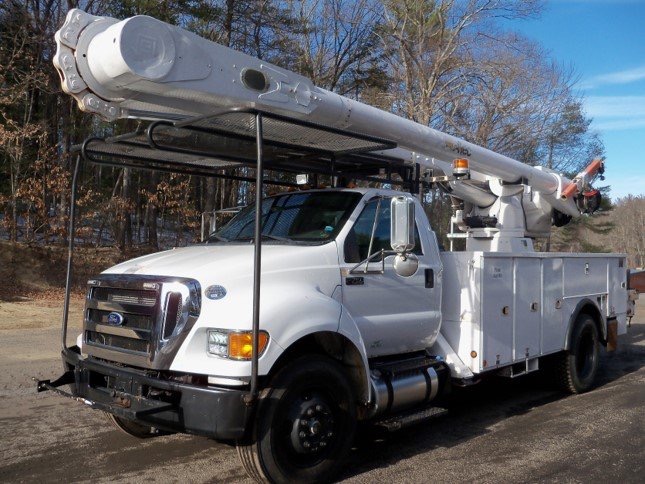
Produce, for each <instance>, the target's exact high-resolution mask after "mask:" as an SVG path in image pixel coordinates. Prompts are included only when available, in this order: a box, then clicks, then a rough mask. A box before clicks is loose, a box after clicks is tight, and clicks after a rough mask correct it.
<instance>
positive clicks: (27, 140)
mask: <svg viewBox="0 0 645 484" xmlns="http://www.w3.org/2000/svg"><path fill="white" fill-rule="evenodd" d="M71 8H82V9H84V10H86V11H87V12H89V13H92V14H94V15H104V16H111V17H115V18H119V19H122V18H126V17H129V16H133V15H138V14H145V15H150V16H153V17H155V18H158V19H161V20H163V21H166V22H169V23H172V24H176V25H180V26H182V27H183V28H185V29H188V30H190V31H193V32H195V33H197V34H198V35H200V36H202V37H205V38H208V39H210V40H213V41H215V42H218V43H220V44H223V45H226V46H229V47H231V48H234V49H236V50H239V51H243V52H245V53H248V54H250V55H253V56H255V57H258V58H261V59H265V60H267V61H269V62H272V63H274V64H277V65H279V66H281V67H284V68H286V69H290V70H293V71H296V72H298V73H301V74H303V75H305V76H307V77H309V78H311V79H312V80H313V81H314V83H315V84H317V85H318V86H320V87H323V88H325V89H329V90H332V91H335V92H338V93H340V94H342V95H344V96H348V97H351V98H354V99H358V100H360V101H361V102H364V103H367V104H371V105H374V106H377V107H379V108H381V109H384V110H386V111H391V112H394V113H396V114H398V115H400V116H403V117H406V118H409V119H413V120H415V121H417V122H419V123H422V124H424V125H428V126H431V127H433V128H436V129H439V130H442V131H445V132H447V133H450V134H453V135H456V136H459V137H461V138H464V139H466V140H468V141H471V142H474V143H477V144H479V145H482V146H485V147H487V148H490V149H492V150H494V151H497V152H500V153H503V154H505V155H508V156H511V157H513V158H515V159H517V160H520V161H522V162H524V163H527V164H530V165H542V166H546V167H548V168H552V169H556V170H558V171H560V172H563V173H566V174H569V175H571V176H572V175H574V174H575V173H577V172H578V171H579V170H580V169H581V168H582V167H584V166H585V165H586V164H587V163H588V162H589V161H590V160H591V159H593V158H598V157H600V158H602V157H604V147H603V143H602V139H601V137H600V135H599V134H598V133H596V132H594V131H593V130H592V129H591V121H592V120H591V119H590V118H589V117H588V116H587V115H586V113H585V112H584V109H583V98H582V97H581V94H580V92H579V91H578V90H577V88H576V82H577V80H578V78H577V76H576V73H575V69H574V68H573V67H572V66H566V65H561V64H559V63H557V62H555V61H553V60H551V59H550V56H549V53H548V52H546V51H545V50H544V49H543V48H542V47H541V46H540V45H539V44H537V43H535V42H533V41H532V40H530V39H528V38H525V37H523V36H521V35H520V34H519V33H517V32H515V31H514V30H513V29H512V26H513V25H517V23H518V22H521V21H522V20H523V19H529V18H534V17H537V16H539V15H540V12H541V10H542V8H543V2H541V1H539V0H525V1H521V2H520V1H514V0H165V1H156V0H138V1H137V0H85V1H72V0H67V1H63V0H4V1H3V2H2V3H1V4H0V239H2V238H4V239H6V240H9V241H12V242H23V243H28V244H41V245H60V244H64V243H65V242H66V241H67V240H68V237H69V236H70V234H69V233H68V216H69V193H70V183H71V169H72V166H73V164H74V162H75V160H74V157H75V155H73V154H72V147H73V146H74V145H77V144H79V143H81V142H82V141H83V140H84V139H86V138H87V137H89V136H108V135H113V134H119V133H122V132H126V131H131V130H132V129H133V127H134V124H133V122H132V121H119V122H117V123H107V122H103V121H101V120H100V119H98V118H97V117H95V116H91V115H88V114H86V113H83V112H81V111H80V110H79V109H78V108H77V107H76V105H75V104H74V101H73V99H72V97H70V96H68V95H66V94H64V93H63V92H62V90H61V86H60V79H59V78H58V75H57V73H56V71H55V69H54V67H53V65H52V57H53V55H54V53H55V43H54V33H55V32H56V30H58V29H59V28H60V26H61V25H62V23H63V21H64V18H65V15H66V13H67V11H68V10H69V9H71ZM229 170H230V169H229ZM235 170H247V174H248V170H251V169H250V168H235ZM251 171H252V170H251ZM607 188H608V187H605V189H604V191H607ZM254 196H255V195H254V193H253V187H252V186H250V185H248V184H246V183H245V182H240V181H231V180H229V181H222V180H217V179H214V178H202V177H196V176H192V177H189V176H186V175H168V174H161V173H154V174H152V175H150V174H149V173H145V172H140V171H135V170H132V169H129V168H109V167H105V166H99V165H91V164H84V165H83V169H82V172H81V178H80V185H79V200H78V210H79V223H78V224H77V229H76V233H75V234H74V236H75V240H76V241H77V242H78V243H79V244H81V245H86V246H93V247H102V246H113V247H116V248H118V250H119V251H120V252H121V253H123V254H127V253H129V252H130V251H132V250H133V249H137V250H139V251H141V250H144V251H154V250H158V249H160V248H167V247H172V246H177V245H185V244H187V243H193V242H197V241H199V237H200V230H201V224H202V214H204V213H208V214H212V213H213V212H214V211H218V210H221V209H226V208H229V207H238V206H243V205H246V204H248V203H251V202H252V201H253V199H254ZM424 204H425V207H426V211H427V213H428V215H429V216H430V219H431V222H432V223H433V225H434V227H435V229H436V230H437V232H438V234H439V236H440V237H445V234H446V231H447V228H448V222H449V217H450V210H451V209H450V200H449V199H448V198H447V197H446V195H444V194H442V192H440V191H438V190H430V191H429V192H428V193H427V194H426V195H425V196H424ZM644 214H645V198H644V197H642V196H638V197H626V198H624V199H620V200H614V201H609V200H606V201H605V202H604V204H603V209H602V211H601V213H600V214H599V215H598V216H594V217H582V218H581V219H578V220H577V221H575V223H572V224H569V226H567V227H564V228H562V229H558V230H557V231H556V232H555V233H554V236H553V237H552V239H551V240H549V241H543V243H542V246H543V247H548V248H550V250H561V251H577V250H586V251H619V252H627V253H628V254H629V256H630V265H631V266H643V265H644V261H643V257H644V255H643V252H644V250H645V248H644V247H643V237H642V234H643V232H644V231H645V215H644Z"/></svg>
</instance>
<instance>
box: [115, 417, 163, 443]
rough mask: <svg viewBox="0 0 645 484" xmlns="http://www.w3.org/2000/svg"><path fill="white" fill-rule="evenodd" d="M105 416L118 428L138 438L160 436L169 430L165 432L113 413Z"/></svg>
mask: <svg viewBox="0 0 645 484" xmlns="http://www.w3.org/2000/svg"><path fill="white" fill-rule="evenodd" d="M105 416H106V417H107V419H108V420H109V421H110V423H111V424H112V425H114V426H115V427H116V428H117V429H118V430H120V431H121V432H123V433H126V434H128V435H130V436H131V437H136V438H137V439H149V438H150V437H159V436H161V435H167V434H168V432H163V431H161V430H159V429H157V428H155V427H151V426H149V425H143V424H140V423H138V422H135V421H134V420H128V419H126V418H122V417H117V416H116V415H112V414H111V413H107V412H106V413H105Z"/></svg>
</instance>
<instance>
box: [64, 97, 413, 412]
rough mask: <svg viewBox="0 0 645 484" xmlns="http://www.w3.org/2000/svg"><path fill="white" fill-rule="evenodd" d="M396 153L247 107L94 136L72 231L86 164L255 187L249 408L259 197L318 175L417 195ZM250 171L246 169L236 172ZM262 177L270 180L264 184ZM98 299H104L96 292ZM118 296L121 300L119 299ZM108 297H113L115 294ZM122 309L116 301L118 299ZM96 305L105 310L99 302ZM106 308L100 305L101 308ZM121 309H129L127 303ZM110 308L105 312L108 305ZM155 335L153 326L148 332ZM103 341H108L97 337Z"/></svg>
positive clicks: (384, 144)
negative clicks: (265, 188)
mask: <svg viewBox="0 0 645 484" xmlns="http://www.w3.org/2000/svg"><path fill="white" fill-rule="evenodd" d="M393 148H396V143H394V142H392V141H389V140H386V139H381V138H375V137H373V136H366V135H362V134H360V133H353V132H350V131H344V130H339V129H335V128H329V127H326V126H320V125H316V124H312V123H308V122H305V121H301V120H296V119H291V118H287V117H283V116H278V115H275V114H270V113H266V112H263V111H260V110H257V109H250V108H240V107H236V108H229V109H224V110H220V111H217V112H215V113H213V114H211V115H208V116H200V117H194V118H188V119H179V120H167V119H164V120H156V121H152V122H150V123H149V124H148V125H147V126H140V127H139V128H138V129H136V130H135V131H133V132H131V133H127V134H123V135H119V136H113V137H106V138H96V137H94V138H89V139H87V140H86V141H85V142H84V143H83V144H82V145H77V146H74V147H73V149H72V151H73V152H76V153H78V154H79V155H80V156H78V157H77V159H76V164H75V169H74V174H73V179H72V195H71V196H72V199H71V205H70V222H69V224H70V227H69V233H70V234H73V233H74V227H75V211H76V210H75V209H76V188H77V181H78V174H79V171H80V166H81V160H84V161H89V162H92V163H98V164H102V165H110V166H116V167H128V168H135V169H143V170H155V171H161V172H171V173H183V174H188V175H196V176H204V177H214V178H222V179H229V180H238V181H246V182H253V183H255V193H256V194H258V195H259V196H256V200H255V210H256V217H255V227H254V229H255V232H254V233H255V237H254V244H255V255H254V278H253V342H254V343H253V356H252V360H251V383H250V390H249V394H248V399H247V402H248V403H249V404H253V403H254V402H255V399H256V397H257V394H258V354H257V352H256V349H257V347H258V334H259V329H260V328H259V320H260V317H259V316H260V306H259V301H260V298H259V296H260V269H261V253H262V251H261V247H262V244H261V241H262V238H261V237H260V234H261V226H260V217H258V216H257V214H259V213H261V198H262V196H261V194H262V193H263V185H278V186H285V187H292V186H296V185H297V184H296V183H295V181H294V178H295V177H294V176H285V174H292V175H293V174H309V175H312V177H313V183H312V185H313V186H317V185H318V177H320V176H324V177H328V179H329V182H330V184H331V185H332V186H337V185H339V184H342V183H346V182H349V181H352V180H361V181H368V182H377V183H382V184H388V185H391V186H398V187H401V188H402V189H404V190H407V191H409V192H411V193H418V192H419V190H420V189H421V187H422V186H425V185H426V183H425V182H424V181H423V180H422V179H421V176H420V167H419V165H418V164H413V163H405V162H404V161H402V160H401V159H400V158H395V157H389V156H387V155H386V154H384V153H383V151H386V150H390V149H393ZM240 167H247V168H249V170H235V172H233V171H234V170H233V169H235V168H240ZM265 171H266V172H268V173H269V174H270V175H273V176H271V177H266V178H265ZM73 249H74V237H69V247H68V263H67V284H66V291H65V306H64V311H63V322H62V326H63V327H62V346H63V352H67V351H70V349H69V348H67V322H68V312H69V299H70V291H71V278H72V257H73ZM92 294H93V295H94V294H96V296H97V298H99V299H100V296H101V293H100V291H99V292H96V293H92ZM116 296H119V295H118V294H117V295H116ZM120 296H123V297H142V298H143V299H141V300H137V302H136V305H137V306H139V307H141V308H142V310H143V311H144V312H145V308H146V301H145V300H146V297H145V294H143V295H141V294H138V293H137V294H133V293H128V294H122V295H120ZM111 297H115V295H114V294H111ZM114 303H118V301H114ZM96 304H97V307H101V309H102V308H103V306H104V305H105V304H103V303H100V302H97V303H96ZM102 304H103V305H102ZM120 304H128V301H126V300H122V301H121V302H120ZM106 307H107V306H106ZM91 316H92V317H93V318H99V319H98V320H92V321H91V322H93V323H94V324H98V325H101V323H102V321H101V318H103V317H104V316H105V315H104V314H102V313H97V314H92V315H91ZM141 330H142V331H141V334H140V335H139V340H140V342H141V343H139V344H143V345H147V344H148V343H149V342H150V340H149V339H148V338H147V337H146V334H145V331H146V330H147V328H141ZM150 330H152V328H150ZM113 336H114V337H111V339H110V338H107V339H106V337H103V336H97V335H95V334H92V335H90V337H98V338H99V340H98V341H96V346H97V347H100V346H116V345H119V344H121V345H124V344H130V345H132V344H134V345H136V344H137V343H132V342H131V341H127V342H126V341H121V340H118V339H116V337H118V336H122V335H113ZM100 338H103V339H100ZM124 349H128V350H130V351H132V352H133V354H136V353H137V352H138V353H140V354H141V356H143V355H145V354H150V351H151V350H150V348H149V347H148V346H146V347H145V348H144V347H143V346H142V347H141V348H124Z"/></svg>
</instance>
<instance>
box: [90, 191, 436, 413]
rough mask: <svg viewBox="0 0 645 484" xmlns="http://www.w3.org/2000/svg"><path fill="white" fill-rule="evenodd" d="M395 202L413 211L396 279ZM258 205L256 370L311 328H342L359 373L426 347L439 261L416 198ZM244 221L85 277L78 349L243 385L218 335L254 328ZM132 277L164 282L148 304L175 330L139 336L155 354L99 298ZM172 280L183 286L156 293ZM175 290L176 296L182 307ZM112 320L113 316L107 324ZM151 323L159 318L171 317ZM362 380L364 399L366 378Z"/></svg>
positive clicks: (241, 361) (385, 195) (123, 313)
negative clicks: (408, 267)
mask: <svg viewBox="0 0 645 484" xmlns="http://www.w3.org/2000/svg"><path fill="white" fill-rule="evenodd" d="M395 197H406V198H407V199H408V200H409V201H410V203H413V204H414V205H415V206H416V210H414V214H415V215H414V217H415V219H414V238H415V242H414V247H413V248H412V249H411V250H410V254H409V257H410V258H413V259H414V262H413V263H414V264H415V265H416V269H415V270H414V271H413V272H412V273H410V274H407V273H406V274H405V275H400V274H399V273H397V269H396V267H395V260H396V258H397V254H396V253H395V252H394V251H393V250H392V248H391V240H390V231H391V206H392V199H393V198H395ZM262 211H263V216H264V219H263V221H262V224H263V229H262V237H263V255H262V284H263V286H264V288H265V289H264V290H263V294H262V297H261V302H260V307H261V322H260V326H261V329H262V331H263V335H264V336H263V338H266V343H265V345H266V348H264V350H263V353H262V355H261V357H260V359H259V374H260V375H268V374H269V373H270V372H271V370H272V368H273V367H274V365H275V364H276V362H277V361H278V360H279V359H280V357H281V356H282V355H283V354H284V353H285V352H286V351H287V350H288V349H289V348H290V347H292V346H293V345H297V344H298V342H299V341H301V340H302V339H303V338H310V339H311V338H312V337H313V336H314V335H316V334H326V333H331V334H339V335H343V337H344V338H347V340H348V343H351V345H353V346H354V351H356V352H358V354H359V355H360V359H361V361H362V364H363V365H364V367H365V368H367V367H368V359H370V358H374V357H381V356H387V355H393V354H397V355H401V354H406V353H413V352H419V351H424V350H425V349H426V348H430V347H431V346H432V344H433V343H434V341H435V339H436V337H437V335H438V332H439V328H440V324H441V276H442V265H441V259H440V257H439V250H438V246H437V241H436V237H435V235H434V232H433V231H432V229H431V227H430V225H429V223H428V219H427V217H426V216H425V214H424V213H423V210H422V209H421V207H420V204H419V202H418V200H416V199H414V198H413V197H411V196H410V195H409V194H408V195H406V194H404V193H402V192H396V191H392V190H381V189H323V190H311V191H294V192H287V193H283V194H280V195H276V196H272V197H268V198H265V199H264V201H263V204H262ZM253 222H254V211H253V210H252V207H249V208H247V209H245V210H243V211H241V212H240V213H239V214H238V215H237V216H236V217H234V218H233V219H232V220H231V221H230V222H229V223H228V224H227V225H226V226H224V227H223V228H222V229H220V230H219V231H217V232H215V233H213V234H211V235H210V237H209V238H208V239H207V240H206V241H205V242H204V243H202V244H198V245H194V246H191V247H186V248H179V249H173V250H169V251H165V252H160V253H157V254H151V255H147V256H144V257H140V258H137V259H134V260H131V261H127V262H124V263H122V264H119V265H117V266H114V267H112V268H110V269H108V270H106V271H105V272H104V273H103V274H102V275H101V276H99V277H97V278H95V279H94V280H92V281H90V287H89V289H88V307H87V312H86V314H87V319H86V328H85V329H86V331H85V333H84V335H82V337H81V338H80V339H79V343H80V345H79V346H80V347H81V348H82V349H83V353H84V354H88V355H91V356H96V357H100V358H105V359H108V360H113V361H116V362H123V363H135V364H138V365H139V366H144V367H150V368H155V369H158V370H170V371H180V372H185V373H190V374H200V375H203V376H204V377H207V378H208V379H209V381H213V382H217V383H218V384H221V385H225V386H231V387H239V386H242V385H244V384H247V383H248V377H249V375H250V363H249V358H247V357H245V356H243V355H242V356H240V355H231V354H229V353H228V352H230V350H231V349H230V348H227V347H226V345H227V344H228V342H226V343H221V344H219V342H224V341H225V340H227V338H229V336H228V335H229V334H230V333H244V332H249V331H250V330H251V316H252V315H251V306H252V304H251V303H252V301H251V291H250V288H251V285H252V264H253V250H252V249H253V245H252V243H253V230H252V229H253ZM155 278H158V280H156V279H155ZM133 281H142V282H141V284H147V286H148V287H153V286H154V285H155V284H157V285H159V286H163V287H164V289H162V290H161V291H160V296H159V297H162V296H163V297H165V301H162V300H157V299H155V305H156V306H158V308H157V310H158V311H160V312H162V313H163V312H166V313H168V312H170V313H172V318H171V319H174V320H175V321H179V323H177V324H175V325H174V326H173V328H172V329H171V328H169V327H165V326H164V329H159V330H157V331H156V333H157V334H156V336H157V338H158V339H159V341H149V342H148V343H149V344H148V347H150V348H153V347H155V346H156V347H157V348H159V349H158V350H157V351H156V352H155V351H150V352H147V353H146V352H145V351H138V349H140V348H137V346H136V345H137V343H136V342H137V341H140V340H139V339H137V338H139V337H140V336H141V335H142V334H143V333H136V332H133V328H132V325H133V324H134V325H136V324H137V323H136V322H135V321H137V319H136V318H137V317H138V315H137V312H140V311H138V310H136V308H135V307H131V306H115V302H114V300H115V299H117V300H118V295H110V294H109V293H106V292H109V290H110V288H114V289H115V290H116V289H118V290H119V291H121V292H123V291H125V289H121V288H117V287H115V286H119V285H122V286H129V285H131V284H133V283H134V282H133ZM173 284H175V285H177V287H179V288H182V289H180V290H177V289H175V290H174V291H173V290H172V289H171V288H170V289H165V288H166V287H168V286H170V285H173ZM99 288H100V289H99ZM197 288H200V289H197ZM198 292H199V293H200V294H197V293H198ZM175 294H180V295H181V297H179V299H181V301H179V303H177V302H175V300H176V299H177V298H178V296H174V295H175ZM122 297H124V298H125V297H127V296H126V295H123V296H122ZM110 298H111V299H112V301H107V300H108V299H110ZM191 298H192V299H191ZM151 300H152V299H151ZM148 304H151V303H148ZM135 306H136V305H135ZM177 306H181V308H179V309H178V308H177ZM190 308H192V309H190ZM114 309H116V310H118V311H113V310H114ZM129 309H131V310H132V311H133V312H130V311H128V310H129ZM146 310H148V309H146ZM190 311H192V313H191V312H190ZM144 312H145V311H144ZM115 314H118V315H120V317H119V316H116V315H115ZM111 317H113V318H116V321H117V322H119V321H120V323H119V324H114V323H112V319H111ZM155 318H156V319H161V320H163V322H164V323H163V324H168V323H167V321H168V319H169V317H168V314H165V315H156V316H155ZM137 329H142V328H137ZM154 333H155V331H151V332H150V333H146V335H147V336H149V337H150V338H152V337H153V336H155V335H154ZM133 353H134V354H133ZM160 355H163V359H162V360H163V362H162V360H160ZM247 356H248V355H247ZM363 373H366V371H363ZM361 387H362V389H363V390H362V394H361V398H362V399H363V400H364V401H365V403H367V402H368V400H369V391H368V386H367V375H366V374H365V375H363V378H362V385H361Z"/></svg>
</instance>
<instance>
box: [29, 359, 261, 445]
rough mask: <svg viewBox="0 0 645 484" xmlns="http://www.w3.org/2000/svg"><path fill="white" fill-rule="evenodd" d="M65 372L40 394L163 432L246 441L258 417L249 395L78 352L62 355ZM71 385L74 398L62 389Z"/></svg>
mask: <svg viewBox="0 0 645 484" xmlns="http://www.w3.org/2000/svg"><path fill="white" fill-rule="evenodd" d="M62 356H63V362H64V364H65V368H66V370H67V371H66V372H65V373H64V374H63V375H62V376H61V377H60V378H59V379H58V380H56V381H54V382H51V381H49V380H43V381H39V382H38V391H39V392H40V391H46V390H52V391H55V392H57V393H59V394H61V395H64V396H66V397H70V398H73V399H75V400H78V401H81V402H83V403H85V404H86V405H89V406H90V407H92V408H95V409H98V410H104V411H106V412H109V413H111V414H114V415H116V416H119V417H123V418H127V419H130V420H135V421H137V422H139V423H142V424H145V425H150V426H152V427H156V428H159V429H162V430H167V431H172V432H185V433H189V434H196V435H203V436H206V437H210V438H214V439H217V440H224V441H235V440H241V439H242V438H243V437H244V435H245V433H246V428H247V425H248V423H249V422H250V418H251V415H252V413H253V407H252V406H250V405H248V404H247V403H246V402H245V397H246V396H247V395H248V392H245V391H242V390H233V389H228V388H217V387H210V386H198V385H191V384H185V383H178V382H175V381H169V380H163V379H160V378H156V377H151V376H149V375H148V374H146V373H145V372H144V371H140V370H135V369H133V368H123V367H120V366H115V365H111V364H108V363H105V362H102V361H97V360H93V359H91V358H87V359H83V358H81V356H80V354H79V353H78V348H77V347H74V348H67V349H65V350H64V351H63V352H62ZM63 385H70V388H71V393H67V392H65V391H62V390H60V389H59V388H58V387H60V386H63Z"/></svg>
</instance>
